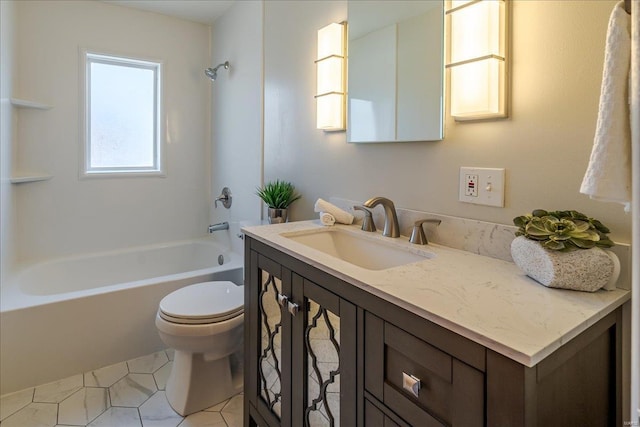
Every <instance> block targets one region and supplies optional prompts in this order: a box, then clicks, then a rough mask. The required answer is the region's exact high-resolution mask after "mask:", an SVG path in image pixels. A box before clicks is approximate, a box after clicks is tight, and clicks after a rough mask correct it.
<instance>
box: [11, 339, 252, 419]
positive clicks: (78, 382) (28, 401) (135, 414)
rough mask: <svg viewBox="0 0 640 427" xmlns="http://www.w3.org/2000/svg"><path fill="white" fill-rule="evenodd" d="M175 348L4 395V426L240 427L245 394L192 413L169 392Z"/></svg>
mask: <svg viewBox="0 0 640 427" xmlns="http://www.w3.org/2000/svg"><path fill="white" fill-rule="evenodd" d="M172 363H173V351H171V350H167V351H159V352H157V353H153V354H150V355H147V356H143V357H139V358H136V359H132V360H129V361H127V362H121V363H117V364H115V365H111V366H107V367H105V368H101V369H97V370H95V371H91V372H86V373H84V374H78V375H74V376H72V377H69V378H65V379H63V380H60V381H56V382H53V383H50V384H45V385H41V386H38V387H32V388H28V389H26V390H22V391H18V392H15V393H11V394H6V395H4V396H0V426H1V427H63V426H90V427H178V426H179V427H205V426H206V427H240V426H242V398H243V396H242V394H238V395H236V396H234V397H232V398H231V399H229V400H227V401H225V402H222V403H220V404H218V405H215V406H213V407H211V408H207V409H205V410H204V411H201V412H197V413H195V414H191V415H189V416H187V417H182V416H180V415H178V414H177V413H176V412H175V411H173V409H171V406H169V403H168V402H167V398H166V396H165V392H164V389H165V385H166V382H167V379H168V377H169V372H170V371H171V364H172Z"/></svg>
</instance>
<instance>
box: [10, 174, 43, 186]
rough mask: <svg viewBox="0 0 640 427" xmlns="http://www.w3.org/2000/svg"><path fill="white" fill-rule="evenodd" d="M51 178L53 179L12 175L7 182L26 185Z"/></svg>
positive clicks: (40, 176) (41, 175) (31, 175)
mask: <svg viewBox="0 0 640 427" xmlns="http://www.w3.org/2000/svg"><path fill="white" fill-rule="evenodd" d="M51 178H53V175H44V174H28V175H27V174H24V175H14V176H12V177H11V178H10V179H9V181H10V182H11V183H12V184H26V183H29V182H38V181H48V180H50V179H51Z"/></svg>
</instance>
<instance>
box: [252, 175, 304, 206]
mask: <svg viewBox="0 0 640 427" xmlns="http://www.w3.org/2000/svg"><path fill="white" fill-rule="evenodd" d="M256 194H257V195H258V197H260V198H261V199H262V201H263V202H265V203H266V204H267V206H269V207H270V208H274V209H287V207H288V206H289V205H290V204H291V203H293V202H295V201H296V200H298V199H299V198H300V197H302V196H300V194H297V193H296V191H295V187H294V186H293V184H291V183H290V182H286V181H280V180H279V179H277V180H275V181H271V182H268V183H266V184H265V185H264V187H262V188H260V187H258V188H257V189H256Z"/></svg>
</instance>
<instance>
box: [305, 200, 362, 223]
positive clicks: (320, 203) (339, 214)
mask: <svg viewBox="0 0 640 427" xmlns="http://www.w3.org/2000/svg"><path fill="white" fill-rule="evenodd" d="M314 210H315V211H316V212H326V213H330V214H331V215H333V217H334V218H335V219H336V222H339V223H341V224H353V215H351V214H350V213H349V212H347V211H344V210H342V209H340V208H339V207H337V206H336V205H334V204H332V203H329V202H327V201H326V200H322V199H318V200H316V205H315V206H314Z"/></svg>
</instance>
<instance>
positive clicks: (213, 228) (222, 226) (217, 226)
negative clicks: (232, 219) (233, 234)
mask: <svg viewBox="0 0 640 427" xmlns="http://www.w3.org/2000/svg"><path fill="white" fill-rule="evenodd" d="M228 229H229V223H228V222H227V221H225V222H219V223H217V224H213V225H210V226H209V233H213V232H214V231H220V230H228Z"/></svg>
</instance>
